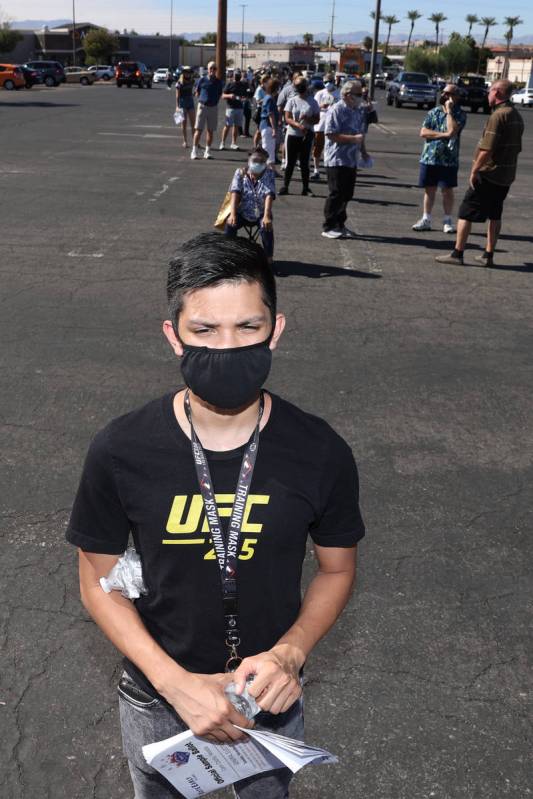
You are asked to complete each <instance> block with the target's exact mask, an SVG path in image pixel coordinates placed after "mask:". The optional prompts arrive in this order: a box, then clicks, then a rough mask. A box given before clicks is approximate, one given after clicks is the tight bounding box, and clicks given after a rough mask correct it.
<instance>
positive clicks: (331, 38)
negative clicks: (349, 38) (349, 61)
mask: <svg viewBox="0 0 533 799" xmlns="http://www.w3.org/2000/svg"><path fill="white" fill-rule="evenodd" d="M334 22H335V0H333V4H332V6H331V28H330V29H329V68H330V69H331V67H332V61H331V50H332V47H333V25H334Z"/></svg>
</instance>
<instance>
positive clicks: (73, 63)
mask: <svg viewBox="0 0 533 799" xmlns="http://www.w3.org/2000/svg"><path fill="white" fill-rule="evenodd" d="M75 3H76V0H72V66H73V67H75V66H76V5H75Z"/></svg>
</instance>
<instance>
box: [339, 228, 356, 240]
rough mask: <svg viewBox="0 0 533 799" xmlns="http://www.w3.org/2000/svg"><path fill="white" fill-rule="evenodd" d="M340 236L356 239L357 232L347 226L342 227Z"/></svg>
mask: <svg viewBox="0 0 533 799" xmlns="http://www.w3.org/2000/svg"><path fill="white" fill-rule="evenodd" d="M342 236H343V238H345V239H356V238H357V233H356V232H355V230H350V228H349V227H343V229H342Z"/></svg>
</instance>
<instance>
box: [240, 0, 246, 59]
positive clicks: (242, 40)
mask: <svg viewBox="0 0 533 799" xmlns="http://www.w3.org/2000/svg"><path fill="white" fill-rule="evenodd" d="M241 8H242V27H241V72H242V69H243V65H244V9H245V8H246V3H241Z"/></svg>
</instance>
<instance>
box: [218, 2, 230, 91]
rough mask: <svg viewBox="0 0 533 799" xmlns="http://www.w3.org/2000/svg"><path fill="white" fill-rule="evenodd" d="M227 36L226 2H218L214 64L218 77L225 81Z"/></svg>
mask: <svg viewBox="0 0 533 799" xmlns="http://www.w3.org/2000/svg"><path fill="white" fill-rule="evenodd" d="M227 35H228V0H218V19H217V44H216V62H217V70H218V77H219V78H220V80H225V79H226V40H227Z"/></svg>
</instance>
